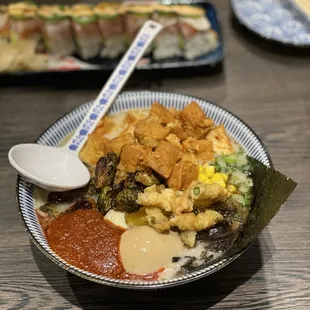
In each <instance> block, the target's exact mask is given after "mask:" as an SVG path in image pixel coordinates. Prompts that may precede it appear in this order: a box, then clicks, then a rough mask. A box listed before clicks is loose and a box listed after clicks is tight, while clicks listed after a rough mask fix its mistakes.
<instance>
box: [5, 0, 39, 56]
mask: <svg viewBox="0 0 310 310" xmlns="http://www.w3.org/2000/svg"><path fill="white" fill-rule="evenodd" d="M8 13H9V18H10V40H11V42H12V43H15V42H17V41H19V40H21V39H28V40H32V41H34V42H35V44H36V51H38V52H40V51H42V50H43V49H44V46H43V44H42V36H41V30H40V25H39V20H38V18H37V16H36V14H37V6H36V5H34V4H28V3H24V2H18V3H12V4H9V6H8Z"/></svg>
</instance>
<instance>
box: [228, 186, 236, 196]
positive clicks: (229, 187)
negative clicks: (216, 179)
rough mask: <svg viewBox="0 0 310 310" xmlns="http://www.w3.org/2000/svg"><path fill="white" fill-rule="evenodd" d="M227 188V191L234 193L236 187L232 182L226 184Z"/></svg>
mask: <svg viewBox="0 0 310 310" xmlns="http://www.w3.org/2000/svg"><path fill="white" fill-rule="evenodd" d="M227 189H228V191H229V192H230V193H232V194H234V193H236V192H237V188H236V187H235V186H233V185H232V184H229V185H228V186H227Z"/></svg>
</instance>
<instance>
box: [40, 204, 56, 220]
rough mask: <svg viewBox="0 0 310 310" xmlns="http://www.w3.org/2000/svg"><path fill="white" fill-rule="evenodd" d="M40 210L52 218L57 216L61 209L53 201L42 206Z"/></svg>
mask: <svg viewBox="0 0 310 310" xmlns="http://www.w3.org/2000/svg"><path fill="white" fill-rule="evenodd" d="M39 210H40V211H42V212H43V213H45V214H47V215H48V216H49V217H52V218H55V217H56V216H57V215H59V211H58V210H57V207H56V205H55V204H53V203H46V204H45V205H43V206H41V207H40V208H39Z"/></svg>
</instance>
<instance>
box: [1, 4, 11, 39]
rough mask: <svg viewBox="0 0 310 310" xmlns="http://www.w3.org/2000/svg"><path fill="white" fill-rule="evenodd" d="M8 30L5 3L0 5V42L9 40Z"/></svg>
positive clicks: (7, 15)
mask: <svg viewBox="0 0 310 310" xmlns="http://www.w3.org/2000/svg"><path fill="white" fill-rule="evenodd" d="M9 31H10V24H9V14H8V8H7V6H5V5H0V42H7V41H8V40H9Z"/></svg>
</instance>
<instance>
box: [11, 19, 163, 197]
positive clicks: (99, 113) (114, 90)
mask: <svg viewBox="0 0 310 310" xmlns="http://www.w3.org/2000/svg"><path fill="white" fill-rule="evenodd" d="M161 29H162V26H161V25H160V24H158V23H155V22H153V21H147V22H146V23H145V24H144V25H143V26H142V28H141V30H140V31H139V33H138V35H137V36H136V38H135V40H134V41H133V43H132V44H131V46H130V47H129V49H128V50H127V52H126V54H125V55H124V57H123V58H122V60H121V61H120V63H119V64H118V66H117V67H116V69H115V70H114V71H113V73H112V75H111V76H110V78H109V80H108V81H107V83H106V84H105V85H104V87H103V88H102V90H101V92H100V93H99V95H98V97H97V98H96V100H95V101H94V103H93V105H92V106H91V108H90V109H89V111H88V113H87V115H86V116H85V117H84V119H83V121H82V122H81V124H80V126H79V127H78V129H77V130H76V132H75V134H74V136H73V137H72V138H71V139H70V141H69V142H68V143H67V144H66V145H65V146H64V147H50V146H45V145H39V144H19V145H15V146H14V147H12V148H11V149H10V151H9V154H8V157H9V161H10V164H11V165H12V166H13V167H14V168H15V169H16V170H17V172H18V173H19V174H21V175H22V176H23V177H24V178H25V179H26V180H27V181H28V182H30V183H33V184H35V185H37V186H39V187H42V188H44V189H46V190H48V191H58V192H62V191H67V190H71V189H75V188H79V187H83V186H85V185H86V184H87V183H88V182H89V179H90V174H89V171H88V169H87V168H86V167H85V165H84V164H83V163H82V162H81V160H80V159H79V157H78V154H79V151H80V150H81V149H82V147H83V145H84V144H85V142H86V141H87V136H88V134H90V133H91V132H92V131H93V130H94V129H95V128H96V126H97V124H98V122H99V121H100V119H101V118H102V117H103V116H104V115H105V114H106V112H107V111H108V110H109V108H110V106H111V105H112V103H113V102H114V100H115V98H116V96H117V95H118V94H119V92H120V91H121V89H122V88H123V86H124V84H125V82H126V81H127V80H128V78H129V77H130V75H131V73H132V71H133V70H134V68H135V66H136V64H137V63H138V61H139V60H140V59H141V57H142V56H143V53H144V52H145V50H146V49H147V47H148V46H149V45H150V44H151V42H152V41H153V39H154V38H155V36H156V35H157V34H158V33H159V31H160V30H161Z"/></svg>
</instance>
